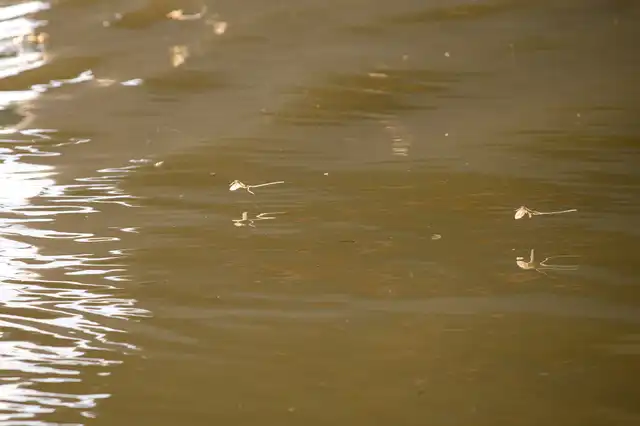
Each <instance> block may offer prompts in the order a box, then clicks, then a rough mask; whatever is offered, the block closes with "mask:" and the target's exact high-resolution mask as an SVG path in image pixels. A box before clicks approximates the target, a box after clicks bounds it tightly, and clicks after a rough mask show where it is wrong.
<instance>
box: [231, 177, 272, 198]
mask: <svg viewBox="0 0 640 426" xmlns="http://www.w3.org/2000/svg"><path fill="white" fill-rule="evenodd" d="M280 183H284V181H283V180H279V181H276V182H267V183H261V184H259V185H245V184H244V183H242V182H240V181H239V180H234V181H233V182H231V184H230V185H229V191H235V190H237V189H240V188H242V189H246V190H247V192H248V193H250V194H254V195H255V193H254V192H253V191H252V190H251V188H259V187H261V186H267V185H277V184H280Z"/></svg>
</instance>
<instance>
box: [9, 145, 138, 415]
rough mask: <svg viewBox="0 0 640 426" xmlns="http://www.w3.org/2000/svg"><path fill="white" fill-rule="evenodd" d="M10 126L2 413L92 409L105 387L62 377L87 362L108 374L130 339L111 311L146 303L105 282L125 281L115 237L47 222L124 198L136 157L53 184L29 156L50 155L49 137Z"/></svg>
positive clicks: (82, 370) (51, 174)
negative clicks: (94, 389) (94, 388)
mask: <svg viewBox="0 0 640 426" xmlns="http://www.w3.org/2000/svg"><path fill="white" fill-rule="evenodd" d="M16 136H20V137H19V138H16V140H14V141H11V140H9V139H5V140H3V141H2V142H1V144H0V148H1V149H0V305H1V306H2V309H1V310H0V327H1V330H2V331H1V332H0V368H1V370H2V372H3V377H2V378H1V379H0V413H2V414H0V421H16V420H19V419H32V421H31V422H30V424H31V423H33V420H34V419H35V418H36V416H37V418H38V419H41V418H43V417H42V416H43V415H47V413H50V414H52V415H53V414H54V413H55V412H56V410H58V408H60V407H64V408H65V409H68V408H73V409H78V410H80V411H79V414H80V415H81V416H83V417H92V413H91V411H90V410H91V409H92V408H93V407H95V405H96V402H97V400H98V399H101V398H106V397H108V396H109V395H108V394H105V393H95V394H86V389H87V386H89V385H87V384H86V383H85V388H84V391H83V392H82V394H80V393H78V392H74V390H73V388H71V387H68V386H69V385H68V384H69V383H74V382H83V381H86V379H87V378H86V376H87V375H88V372H89V371H93V368H95V373H96V374H98V375H108V374H109V373H108V369H107V370H106V371H105V368H108V367H109V366H111V365H115V364H119V363H121V362H122V353H124V352H127V351H131V350H136V349H137V348H136V346H134V345H131V344H129V343H127V342H125V341H124V340H125V339H123V337H124V335H123V333H124V330H123V329H121V328H117V326H114V325H113V324H114V323H113V321H114V320H129V319H134V318H139V317H145V316H149V313H148V312H147V311H145V310H143V309H140V308H137V307H136V306H135V304H136V301H135V300H133V299H129V298H126V297H121V294H120V293H121V289H119V288H118V287H116V286H114V285H113V284H114V283H116V282H123V281H128V277H127V275H126V272H127V269H126V265H125V262H124V260H125V258H126V256H127V255H128V254H127V250H126V249H124V248H122V247H118V246H114V245H119V244H122V243H121V242H120V239H119V238H117V237H113V236H101V235H94V234H93V233H90V232H68V231H62V230H57V229H54V228H56V227H57V225H58V224H57V220H59V218H60V217H61V216H62V215H64V216H67V215H77V216H78V217H79V218H83V217H84V216H86V215H87V214H90V213H91V214H93V213H97V214H101V212H100V211H99V210H98V208H97V206H98V205H100V204H104V203H111V204H116V205H120V206H126V207H130V206H132V204H131V201H132V200H133V198H134V197H132V196H130V195H128V194H126V193H125V192H124V191H122V190H120V189H119V188H118V182H119V180H120V179H121V178H122V177H123V176H124V175H126V174H127V173H128V172H130V171H131V170H132V169H133V168H136V167H140V165H127V166H125V167H122V168H113V169H104V170H100V171H98V172H97V173H98V175H97V176H93V177H84V178H80V179H76V180H75V182H74V183H72V184H69V185H62V184H57V182H56V180H55V178H56V174H57V172H56V170H55V168H54V167H52V166H46V165H38V164H35V162H36V161H38V158H39V157H42V156H47V155H57V153H55V152H50V151H49V149H51V148H50V147H51V145H52V144H51V141H49V138H32V139H30V140H25V138H24V136H23V135H16ZM26 146H28V147H29V149H25V147H26ZM65 241H66V242H67V243H66V244H64V242H65ZM69 243H72V245H71V246H70V245H68V244H69ZM87 243H90V244H91V245H90V246H87V245H86V244H87ZM70 249H71V250H73V252H69V250H70ZM104 318H109V324H110V325H109V326H106V325H104V324H103V323H102V321H101V320H102V319H104ZM51 383H53V384H55V385H51ZM51 386H55V388H54V389H52V388H51ZM89 388H90V386H89ZM65 389H67V390H68V391H66V392H62V390H65ZM52 390H53V391H55V392H52Z"/></svg>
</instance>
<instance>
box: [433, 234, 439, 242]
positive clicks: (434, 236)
mask: <svg viewBox="0 0 640 426" xmlns="http://www.w3.org/2000/svg"><path fill="white" fill-rule="evenodd" d="M440 238H442V235H440V234H433V235H432V236H431V239H432V240H434V241H435V240H439V239H440Z"/></svg>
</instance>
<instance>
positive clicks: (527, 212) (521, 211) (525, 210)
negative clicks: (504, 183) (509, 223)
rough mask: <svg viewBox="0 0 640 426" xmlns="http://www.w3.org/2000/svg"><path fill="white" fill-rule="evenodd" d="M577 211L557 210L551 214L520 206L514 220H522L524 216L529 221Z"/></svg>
mask: <svg viewBox="0 0 640 426" xmlns="http://www.w3.org/2000/svg"><path fill="white" fill-rule="evenodd" d="M577 211H578V209H568V210H558V211H553V212H539V211H537V210H532V209H530V208H528V207H525V206H520V208H519V209H517V210H516V215H515V218H516V220H518V219H522V218H523V217H525V216H529V219H531V218H532V217H533V216H542V215H549V214H561V213H570V212H577Z"/></svg>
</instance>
